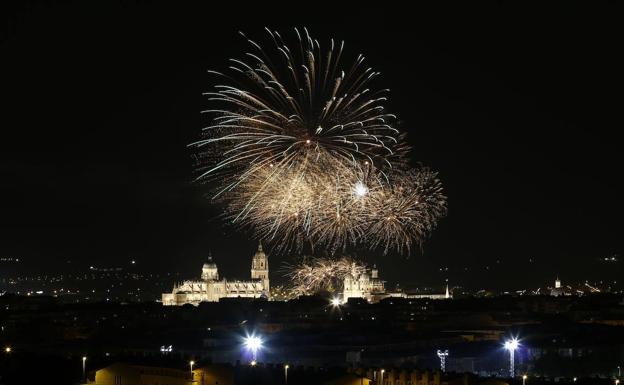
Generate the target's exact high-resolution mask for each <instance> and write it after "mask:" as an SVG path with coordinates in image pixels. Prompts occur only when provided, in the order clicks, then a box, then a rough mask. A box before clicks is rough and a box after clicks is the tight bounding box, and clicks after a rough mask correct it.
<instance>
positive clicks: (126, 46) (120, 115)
mask: <svg viewBox="0 0 624 385" xmlns="http://www.w3.org/2000/svg"><path fill="white" fill-rule="evenodd" d="M121 8H122V7H120V6H117V5H104V6H101V8H100V9H98V10H97V12H85V11H86V9H83V8H81V7H80V6H78V7H72V6H66V7H63V6H55V5H38V6H34V5H33V6H30V5H22V6H20V7H18V8H17V9H16V10H15V12H13V13H11V14H9V19H8V24H7V29H6V31H5V33H4V34H3V36H4V38H3V39H2V50H3V52H5V56H6V57H7V58H8V59H7V60H6V61H4V62H3V64H2V68H3V73H5V74H6V76H7V79H6V81H5V84H6V85H7V86H6V92H7V93H9V95H10V96H11V98H10V102H9V104H8V107H9V108H8V109H7V110H8V111H7V114H5V116H4V119H6V122H5V126H7V127H13V129H12V130H11V131H10V134H9V136H8V137H7V139H8V140H3V141H2V142H3V144H2V158H1V159H2V162H1V167H2V170H3V173H5V172H6V174H7V178H6V179H5V181H4V185H5V186H6V188H5V189H4V190H3V196H4V197H3V200H2V201H3V207H2V211H3V216H2V219H1V220H0V226H1V227H2V238H0V256H6V257H16V258H21V259H22V260H23V261H28V264H31V265H37V266H41V268H42V269H46V268H58V267H59V266H60V265H61V264H63V263H66V261H67V260H71V261H73V262H72V263H78V264H81V265H91V264H96V265H120V264H123V263H125V262H126V261H128V260H132V259H135V260H137V261H140V263H141V264H144V265H146V264H149V265H150V266H154V268H155V269H159V270H161V271H169V270H171V268H172V266H176V265H177V266H179V269H180V270H181V272H182V273H184V272H185V271H190V270H192V269H193V266H196V265H197V263H201V259H202V258H203V257H202V256H204V255H206V253H207V252H208V251H212V252H213V253H214V254H215V255H220V256H221V258H222V259H223V260H222V261H220V265H222V266H223V268H224V270H225V271H234V272H236V271H237V266H238V265H239V264H240V263H242V261H244V257H241V258H242V260H239V259H238V257H237V256H244V255H247V250H253V249H254V244H255V241H254V240H252V239H250V235H249V234H248V233H245V232H241V231H238V230H236V229H234V228H232V227H230V226H228V225H227V224H225V223H223V221H222V220H221V219H219V218H217V214H218V213H219V209H218V208H217V207H214V206H211V205H210V202H209V201H208V200H207V199H205V197H204V193H205V191H204V190H203V188H202V186H199V185H196V184H193V183H192V179H193V163H194V161H193V158H192V152H191V151H190V150H188V148H187V145H188V144H189V143H191V142H192V141H193V140H196V139H197V137H198V132H199V129H200V128H201V127H202V126H203V125H205V123H206V122H205V121H203V120H202V118H201V117H200V114H199V111H200V110H201V109H202V108H204V106H205V101H204V100H203V99H202V98H201V96H200V95H201V92H203V91H206V90H208V89H209V87H210V80H209V78H208V76H207V75H206V70H208V69H215V68H220V67H222V66H223V65H225V64H226V61H227V59H226V58H227V57H232V56H236V53H237V52H240V50H241V49H243V48H242V47H243V45H244V44H243V42H242V41H241V40H240V39H239V37H238V34H237V32H238V30H239V29H240V30H243V31H245V32H248V33H261V32H262V30H263V28H264V27H265V26H266V25H269V26H272V27H275V28H279V29H280V30H288V31H290V30H292V28H293V27H303V26H306V27H308V28H309V30H310V31H311V32H312V33H314V34H315V36H319V37H320V38H321V39H326V38H328V37H330V36H335V37H337V38H340V39H344V40H345V41H346V46H347V47H349V48H350V49H351V50H353V51H354V52H356V53H357V52H360V51H361V52H363V53H365V54H366V57H367V61H368V62H369V63H371V65H373V66H374V68H376V69H378V70H380V71H381V73H382V76H383V77H384V82H385V83H386V85H387V86H388V87H389V88H390V89H391V91H392V94H391V98H390V101H389V104H390V107H391V110H392V112H396V113H397V115H398V116H399V117H400V119H401V120H400V122H399V124H400V126H401V127H402V128H404V129H405V130H406V131H408V134H409V135H408V141H409V143H410V144H411V145H412V147H413V153H414V154H415V155H414V156H413V161H414V162H415V161H417V160H418V161H422V162H423V163H424V164H426V165H429V166H431V167H433V168H434V169H435V170H437V171H439V173H440V177H441V178H442V180H443V182H444V186H445V191H446V194H447V195H448V197H449V213H448V216H447V217H446V218H443V219H442V220H441V221H440V223H439V227H438V229H437V230H436V232H434V233H433V235H432V236H431V238H430V239H428V240H426V241H425V243H424V245H423V249H422V253H421V252H420V251H418V250H417V251H415V252H413V253H412V254H411V255H410V256H409V258H405V257H400V256H398V255H392V254H391V255H388V256H386V257H384V256H381V255H380V254H379V253H375V252H362V251H361V252H359V253H358V254H359V255H361V256H362V257H364V258H366V259H367V260H370V261H372V262H375V263H378V264H379V265H380V268H382V269H383V270H384V272H385V275H386V276H387V277H388V278H389V279H392V280H395V281H405V280H406V279H409V278H411V277H413V278H414V279H415V280H416V281H419V280H420V281H426V280H428V279H429V278H430V277H431V275H432V274H437V273H435V272H436V270H438V269H440V268H445V267H449V268H450V270H451V271H454V272H453V273H449V274H448V275H451V274H454V275H455V277H451V278H452V279H456V280H458V279H459V278H461V279H463V280H464V282H465V284H466V285H471V284H475V283H478V282H480V281H482V280H484V279H486V280H491V282H492V285H494V286H502V285H503V284H504V283H505V281H506V280H507V278H504V277H500V276H499V275H496V274H494V273H490V272H488V271H487V270H488V269H486V267H488V266H490V267H492V268H493V269H494V268H495V267H496V266H497V265H503V266H509V267H508V268H506V269H504V270H498V271H501V272H505V273H507V274H508V273H509V272H510V271H517V272H519V273H520V274H518V275H517V276H520V277H521V276H524V277H525V278H523V279H526V280H534V281H533V282H543V281H544V280H546V279H552V277H553V275H556V274H562V275H564V276H567V277H570V280H581V279H583V275H584V274H586V271H587V266H593V265H595V264H596V263H597V261H598V260H599V259H600V258H604V257H610V256H612V255H620V254H621V250H622V240H621V237H620V236H619V234H621V233H622V224H621V221H620V220H619V218H621V216H622V215H621V214H622V202H621V199H619V196H620V195H621V191H622V185H621V183H622V182H621V179H620V178H617V175H618V174H619V172H621V166H620V162H619V160H618V156H617V149H618V145H617V143H618V141H617V140H616V133H615V132H613V130H612V128H613V127H617V126H618V123H621V117H619V116H618V115H617V109H616V108H612V107H615V106H614V104H613V103H614V98H613V97H614V96H615V93H614V92H616V91H615V90H617V89H618V87H617V84H619V82H621V77H619V75H617V71H615V69H616V68H619V66H620V64H621V58H620V57H619V56H618V54H617V53H615V52H614V51H613V50H612V49H610V47H613V46H615V45H616V43H617V39H616V37H615V36H617V33H615V32H617V27H615V24H612V23H600V24H591V23H590V24H589V25H588V26H587V27H586V29H582V28H581V29H573V28H570V27H571V26H572V25H573V23H574V21H579V20H589V18H590V16H591V15H593V14H594V13H596V14H599V13H600V12H601V11H602V10H601V9H592V10H588V11H587V12H585V10H581V9H579V8H577V7H574V6H570V7H567V8H562V9H558V8H550V9H548V8H544V9H543V11H544V12H543V13H542V14H541V15H539V16H536V15H533V12H532V10H530V9H522V8H519V9H518V8H515V7H513V6H510V5H490V6H483V7H481V8H476V9H475V8H472V9H469V10H466V11H468V13H464V12H462V11H461V10H459V9H456V10H455V11H453V12H450V13H448V14H444V17H442V16H441V14H440V13H439V12H437V11H439V10H436V9H421V10H420V11H416V13H414V14H412V15H405V16H404V15H400V13H399V12H396V13H393V11H388V12H389V14H388V17H387V18H382V20H378V21H376V22H375V23H378V24H376V25H377V26H378V27H379V28H375V29H369V28H366V26H365V25H366V24H364V25H357V24H354V25H343V23H342V22H341V18H340V17H336V18H335V19H334V18H329V19H323V21H322V22H319V21H318V20H317V19H316V18H315V16H316V15H315V14H313V13H312V14H309V15H301V18H300V19H298V20H297V23H294V24H296V25H294V24H293V25H291V23H290V22H289V21H288V20H284V19H277V18H275V19H271V18H266V19H263V18H262V17H260V18H256V17H254V16H251V15H247V16H245V15H239V16H240V20H239V22H237V23H231V21H226V20H223V21H219V20H212V22H211V23H203V22H202V20H200V18H201V16H199V15H200V14H203V12H208V11H209V9H208V8H204V7H203V6H199V5H195V6H188V8H187V7H179V8H170V7H167V6H146V5H141V4H132V5H128V6H127V8H125V9H121ZM319 12H320V11H319ZM351 12H355V14H353V13H351ZM358 12H359V13H358ZM267 13H268V12H267ZM261 14H262V13H261ZM336 15H337V16H338V15H342V16H345V15H350V16H354V15H357V16H358V17H362V18H364V19H365V20H368V19H367V17H369V16H370V15H369V14H368V12H367V11H365V10H363V11H346V10H345V11H337V13H336ZM426 15H427V16H426ZM436 15H440V16H439V17H435V16H436ZM148 16H149V17H148ZM429 16H433V17H432V18H431V19H430V20H427V19H429ZM525 16H532V17H533V18H532V19H531V20H533V21H534V24H533V28H531V29H527V28H525V27H524V26H525V24H524V22H525V20H526V17H525ZM411 17H413V18H414V19H415V20H417V21H418V23H416V25H414V23H409V22H407V21H408V20H409V18H411ZM188 18H190V19H191V20H193V22H192V23H189V22H187V21H186V20H188ZM111 20H114V21H115V23H112V24H114V25H115V28H114V29H111V28H109V26H110V21H111ZM183 20H185V21H183ZM163 25H169V26H170V27H169V28H163V27H162V26H163ZM592 27H593V28H592ZM76 31H81V33H76ZM494 31H496V32H494ZM44 32H45V33H44ZM224 32H225V33H224ZM406 42H409V43H406ZM42 63H43V64H42ZM9 74H10V76H9ZM40 89H43V90H46V92H51V93H52V94H54V95H56V97H50V96H36V95H38V93H39V92H43V91H39V90H40ZM285 260H288V258H287V257H279V256H276V257H275V263H276V264H277V265H279V264H280V263H281V262H283V261H285ZM531 260H533V261H538V262H539V264H540V266H542V268H541V269H540V271H537V272H536V271H535V269H534V268H533V267H532V265H531V262H530V261H531ZM497 261H499V262H498V263H497ZM615 265H616V269H615V272H614V273H618V272H621V263H617V264H615ZM609 266H610V268H607V269H606V270H607V271H613V270H614V269H612V268H611V267H612V265H609ZM464 267H468V268H469V269H472V271H471V274H465V273H462V270H461V269H462V268H464ZM511 279H512V280H513V279H520V278H517V277H512V278H511ZM496 280H498V281H499V282H498V283H496Z"/></svg>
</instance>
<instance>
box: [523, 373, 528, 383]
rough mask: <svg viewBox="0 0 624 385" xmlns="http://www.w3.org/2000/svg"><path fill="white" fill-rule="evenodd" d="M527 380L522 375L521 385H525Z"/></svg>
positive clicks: (525, 376) (524, 375)
mask: <svg viewBox="0 0 624 385" xmlns="http://www.w3.org/2000/svg"><path fill="white" fill-rule="evenodd" d="M527 378H528V376H527V375H526V374H523V375H522V385H526V380H527Z"/></svg>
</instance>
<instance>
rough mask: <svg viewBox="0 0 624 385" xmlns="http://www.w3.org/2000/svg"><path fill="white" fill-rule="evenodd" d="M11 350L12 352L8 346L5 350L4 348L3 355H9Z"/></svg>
mask: <svg viewBox="0 0 624 385" xmlns="http://www.w3.org/2000/svg"><path fill="white" fill-rule="evenodd" d="M11 350H12V349H11V347H10V346H7V347H5V348H4V352H5V353H7V354H8V353H11Z"/></svg>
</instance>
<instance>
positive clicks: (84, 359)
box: [82, 356, 87, 382]
mask: <svg viewBox="0 0 624 385" xmlns="http://www.w3.org/2000/svg"><path fill="white" fill-rule="evenodd" d="M86 369H87V356H82V380H83V381H84V382H87V371H86Z"/></svg>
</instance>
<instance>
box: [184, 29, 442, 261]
mask: <svg viewBox="0 0 624 385" xmlns="http://www.w3.org/2000/svg"><path fill="white" fill-rule="evenodd" d="M267 32H268V36H269V40H270V47H271V48H269V49H266V50H265V49H263V48H262V47H261V46H260V45H259V44H258V43H256V42H255V41H253V40H250V39H247V38H246V37H245V39H247V41H248V42H249V44H250V46H251V51H250V52H247V53H246V55H245V58H244V59H231V61H230V63H231V65H230V66H229V71H228V73H221V72H213V71H211V72H213V73H214V74H216V75H218V76H219V77H220V78H221V79H223V80H224V83H223V84H219V85H216V86H215V90H214V91H212V92H208V93H206V95H207V96H208V99H209V101H210V103H211V104H212V105H213V106H214V108H211V109H209V110H206V111H204V113H207V114H211V116H212V124H211V125H209V126H208V127H206V128H204V131H203V132H204V137H203V138H202V139H201V140H199V141H197V142H196V143H193V144H192V145H193V146H195V147H197V148H198V149H201V150H202V151H205V152H204V154H206V155H207V156H206V157H205V158H204V159H206V162H205V163H204V164H203V167H202V168H201V169H200V174H199V176H198V179H199V180H202V181H216V185H217V186H218V188H217V189H216V190H215V192H214V195H213V198H214V199H218V200H220V201H221V202H223V203H224V206H225V207H226V208H227V209H226V215H227V217H228V218H229V219H230V220H231V221H232V222H233V223H235V224H238V225H241V226H243V227H249V228H251V230H252V231H253V232H254V234H255V235H256V236H257V237H258V238H262V239H265V240H267V241H268V242H269V243H271V245H272V246H273V249H274V250H277V251H292V250H293V249H294V250H299V251H300V250H302V249H303V248H304V247H305V246H309V247H310V248H311V249H313V248H314V247H325V248H327V249H328V250H330V252H331V253H334V252H336V251H337V250H343V251H344V250H346V248H347V247H348V246H349V245H355V246H358V245H362V244H363V245H367V246H369V247H371V248H377V247H381V248H383V249H384V251H385V252H388V251H389V250H396V251H398V252H405V251H407V252H409V250H410V248H411V247H412V245H413V244H414V243H417V244H420V243H421V242H422V241H423V240H424V239H426V237H427V236H428V235H429V233H430V232H431V231H432V230H433V229H434V228H435V225H436V223H437V220H438V219H439V218H440V217H441V216H443V215H444V214H445V212H446V197H445V196H444V195H443V194H442V188H441V185H440V182H439V180H438V179H437V176H436V174H435V173H433V172H431V171H429V170H428V169H419V170H410V169H409V168H408V167H407V166H406V165H407V163H408V162H407V161H406V159H407V157H406V154H407V152H408V147H407V145H406V142H405V140H404V134H403V133H399V131H398V130H397V129H396V128H394V127H393V126H392V125H391V123H392V121H393V120H394V119H395V116H394V115H392V114H389V113H387V112H386V111H385V109H384V107H383V103H384V102H385V101H386V98H387V96H386V94H387V92H388V90H387V89H380V90H375V89H374V88H372V83H373V80H374V79H375V78H376V77H378V75H379V73H378V72H375V71H373V70H372V69H371V68H367V67H365V66H364V64H363V63H364V57H363V56H362V55H359V56H358V57H357V58H356V59H355V61H354V62H353V63H352V64H350V65H346V66H345V65H344V64H343V61H342V57H343V48H344V42H341V43H340V44H337V43H335V42H334V40H330V44H329V45H328V48H327V49H325V50H323V49H321V45H320V43H319V42H318V41H317V40H315V39H313V38H312V37H310V35H309V33H308V31H307V30H305V29H304V31H303V33H300V31H298V30H297V29H295V33H296V38H297V45H296V47H295V49H290V48H289V47H288V46H287V45H286V44H285V43H284V40H283V39H282V36H281V35H280V34H279V33H278V32H276V31H270V30H268V29H267ZM243 36H244V35H243Z"/></svg>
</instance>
